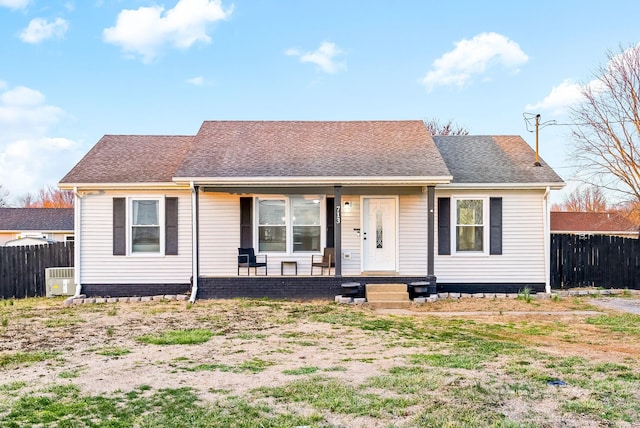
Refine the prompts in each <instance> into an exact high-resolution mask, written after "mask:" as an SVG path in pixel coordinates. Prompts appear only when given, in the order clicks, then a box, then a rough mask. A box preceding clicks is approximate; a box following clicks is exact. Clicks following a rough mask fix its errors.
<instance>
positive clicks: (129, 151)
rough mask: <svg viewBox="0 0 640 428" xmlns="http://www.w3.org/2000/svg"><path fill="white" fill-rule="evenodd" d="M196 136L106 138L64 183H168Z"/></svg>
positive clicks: (90, 152) (118, 136)
mask: <svg viewBox="0 0 640 428" xmlns="http://www.w3.org/2000/svg"><path fill="white" fill-rule="evenodd" d="M192 142H193V136H183V135H170V136H156V135H105V136H104V137H102V138H101V139H100V141H98V142H97V143H96V145H95V146H93V148H92V149H91V150H90V151H89V152H88V153H87V154H86V155H85V156H84V158H82V159H81V160H80V162H78V164H77V165H76V166H75V167H73V169H72V170H71V171H70V172H69V173H68V174H67V175H66V176H65V177H64V178H63V179H62V180H60V183H73V184H75V183H165V182H167V183H168V182H171V179H172V178H173V177H174V175H175V172H176V169H177V168H178V166H179V165H180V164H181V163H182V161H183V159H184V156H185V154H186V153H187V151H188V150H189V147H190V146H191V143H192Z"/></svg>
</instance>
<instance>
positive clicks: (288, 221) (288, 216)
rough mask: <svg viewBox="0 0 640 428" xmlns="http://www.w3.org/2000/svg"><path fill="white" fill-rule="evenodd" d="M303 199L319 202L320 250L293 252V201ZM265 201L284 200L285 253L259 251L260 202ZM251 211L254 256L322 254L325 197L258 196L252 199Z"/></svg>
mask: <svg viewBox="0 0 640 428" xmlns="http://www.w3.org/2000/svg"><path fill="white" fill-rule="evenodd" d="M305 198H317V199H318V200H319V201H320V202H319V205H320V213H319V217H320V218H319V219H320V224H319V227H320V248H319V249H318V250H317V251H316V250H310V251H293V246H294V243H293V227H294V226H293V219H292V216H293V206H292V200H293V199H305ZM266 200H284V201H285V203H284V206H285V251H260V232H259V228H260V201H266ZM253 204H254V205H253V209H254V213H255V215H254V216H253V217H254V218H253V246H254V248H255V249H256V254H274V255H278V256H287V257H293V256H298V255H301V254H304V255H309V254H322V249H323V248H324V247H325V243H326V237H325V233H323V231H325V230H326V227H327V224H326V214H325V213H326V195H315V194H308V195H307V194H301V195H259V196H255V197H254V198H253Z"/></svg>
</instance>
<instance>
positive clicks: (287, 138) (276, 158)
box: [177, 121, 450, 177]
mask: <svg viewBox="0 0 640 428" xmlns="http://www.w3.org/2000/svg"><path fill="white" fill-rule="evenodd" d="M177 176H178V177H427V176H428V177H448V176H450V174H449V170H448V169H447V167H446V166H445V164H444V161H443V160H442V157H441V156H440V153H438V149H436V147H435V145H434V144H433V140H432V138H431V135H430V134H429V132H428V131H427V129H426V127H425V126H424V124H423V123H422V122H421V121H356V122H291V121H289V122H224V121H220V122H219V121H211V122H204V123H203V125H202V127H201V128H200V131H199V132H198V135H196V138H195V142H194V144H193V146H192V149H191V151H190V152H189V154H188V155H187V157H186V159H185V162H184V163H183V164H182V166H181V167H180V168H179V169H178V172H177Z"/></svg>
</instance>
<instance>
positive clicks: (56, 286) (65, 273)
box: [45, 267, 76, 297]
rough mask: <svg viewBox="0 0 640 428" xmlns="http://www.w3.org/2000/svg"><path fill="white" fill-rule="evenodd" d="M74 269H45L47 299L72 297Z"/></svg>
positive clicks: (74, 289) (73, 292)
mask: <svg viewBox="0 0 640 428" xmlns="http://www.w3.org/2000/svg"><path fill="white" fill-rule="evenodd" d="M74 276H75V269H74V268H72V267H56V268H46V269H45V280H46V288H47V290H46V293H47V297H53V296H72V295H74V294H75V291H76V288H75V281H74Z"/></svg>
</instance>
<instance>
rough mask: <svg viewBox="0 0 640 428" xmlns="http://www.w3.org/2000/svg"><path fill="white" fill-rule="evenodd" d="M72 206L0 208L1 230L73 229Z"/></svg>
mask: <svg viewBox="0 0 640 428" xmlns="http://www.w3.org/2000/svg"><path fill="white" fill-rule="evenodd" d="M73 226H74V224H73V208H0V230H3V231H12V232H19V231H26V230H34V231H73Z"/></svg>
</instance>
